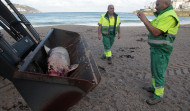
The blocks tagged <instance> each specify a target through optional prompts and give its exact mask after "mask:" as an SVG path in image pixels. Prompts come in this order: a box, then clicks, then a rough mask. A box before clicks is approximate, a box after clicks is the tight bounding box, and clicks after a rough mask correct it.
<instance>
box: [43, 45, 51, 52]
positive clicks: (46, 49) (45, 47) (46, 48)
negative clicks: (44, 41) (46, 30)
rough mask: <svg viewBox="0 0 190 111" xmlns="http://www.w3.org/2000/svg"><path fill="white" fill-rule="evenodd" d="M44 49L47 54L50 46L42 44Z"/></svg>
mask: <svg viewBox="0 0 190 111" xmlns="http://www.w3.org/2000/svg"><path fill="white" fill-rule="evenodd" d="M44 49H45V51H46V53H47V54H48V52H49V51H50V48H49V47H47V46H46V45H44Z"/></svg>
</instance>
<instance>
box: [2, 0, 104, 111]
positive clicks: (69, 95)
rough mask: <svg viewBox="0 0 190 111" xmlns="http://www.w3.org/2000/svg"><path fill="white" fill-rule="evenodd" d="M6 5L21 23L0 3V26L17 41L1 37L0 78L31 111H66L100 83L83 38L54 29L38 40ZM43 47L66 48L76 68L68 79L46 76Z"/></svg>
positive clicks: (32, 31) (46, 67)
mask: <svg viewBox="0 0 190 111" xmlns="http://www.w3.org/2000/svg"><path fill="white" fill-rule="evenodd" d="M6 2H7V3H8V4H9V5H10V7H11V8H12V9H13V10H14V11H16V13H17V15H18V17H20V19H21V21H22V22H19V21H18V19H17V18H16V17H14V15H13V14H12V13H10V11H9V10H8V8H7V7H6V6H5V5H4V4H3V3H2V2H1V1H0V16H1V18H0V26H1V27H2V28H4V30H5V31H6V32H7V33H8V34H9V35H10V36H11V37H13V39H15V41H16V42H15V43H14V44H9V43H8V42H7V41H6V40H5V39H4V38H3V35H2V34H1V33H0V61H1V64H0V70H1V71H0V75H1V76H2V77H4V78H7V79H9V80H10V81H12V83H13V84H14V85H15V87H16V88H17V90H18V91H19V93H20V94H21V95H22V97H23V98H24V99H25V101H26V102H27V104H28V105H29V107H30V108H31V109H32V110H34V111H65V110H68V109H69V108H70V107H71V106H73V105H75V104H76V103H77V102H78V101H79V100H80V99H81V98H82V97H84V96H85V95H86V94H87V93H88V92H89V91H92V90H93V88H95V87H96V86H97V85H98V84H99V82H100V80H101V76H100V72H99V70H98V68H97V65H96V63H95V61H94V59H93V56H92V54H91V50H90V49H88V46H87V43H86V41H85V39H84V37H83V35H82V34H79V33H76V32H71V31H66V30H61V29H54V28H53V29H51V30H50V31H49V32H48V34H47V35H46V36H45V37H44V38H43V39H42V40H40V38H39V37H38V36H39V35H38V33H36V31H35V30H34V28H33V27H32V26H31V24H30V23H29V22H28V21H27V20H26V18H25V17H23V15H20V13H19V12H17V10H16V9H15V8H14V6H13V5H12V4H11V2H10V1H9V0H6ZM22 19H24V20H22ZM25 22H26V23H25ZM22 23H24V25H25V26H26V28H27V29H28V30H29V31H30V32H31V33H28V31H26V29H25V28H24V27H23V24H22ZM30 34H32V36H31V35H30ZM44 45H45V46H48V47H49V48H54V47H58V46H62V47H65V48H66V49H67V51H68V53H69V56H70V62H71V64H79V66H78V68H77V69H76V70H73V71H71V72H69V73H68V76H67V77H61V76H49V75H48V74H47V70H48V63H47V59H48V54H47V53H46V51H45V49H44ZM2 63H3V64H2Z"/></svg>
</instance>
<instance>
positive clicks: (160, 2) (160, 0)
mask: <svg viewBox="0 0 190 111" xmlns="http://www.w3.org/2000/svg"><path fill="white" fill-rule="evenodd" d="M165 8H167V6H166V4H165V3H164V1H163V0H157V1H156V7H155V9H156V10H157V12H158V13H159V12H160V11H162V10H163V9H165Z"/></svg>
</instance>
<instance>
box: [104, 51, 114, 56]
mask: <svg viewBox="0 0 190 111" xmlns="http://www.w3.org/2000/svg"><path fill="white" fill-rule="evenodd" d="M104 54H105V55H106V57H112V53H111V50H108V51H104Z"/></svg>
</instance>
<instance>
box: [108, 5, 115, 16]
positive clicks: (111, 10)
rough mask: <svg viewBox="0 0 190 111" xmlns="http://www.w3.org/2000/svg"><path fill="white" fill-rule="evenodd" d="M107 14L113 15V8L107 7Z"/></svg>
mask: <svg viewBox="0 0 190 111" xmlns="http://www.w3.org/2000/svg"><path fill="white" fill-rule="evenodd" d="M108 12H109V14H113V12H114V6H112V5H111V6H109V8H108Z"/></svg>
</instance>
